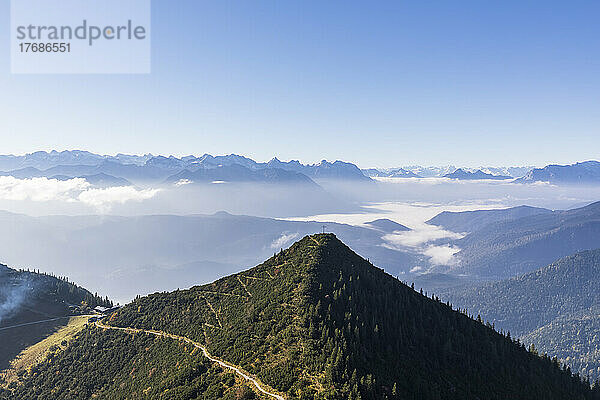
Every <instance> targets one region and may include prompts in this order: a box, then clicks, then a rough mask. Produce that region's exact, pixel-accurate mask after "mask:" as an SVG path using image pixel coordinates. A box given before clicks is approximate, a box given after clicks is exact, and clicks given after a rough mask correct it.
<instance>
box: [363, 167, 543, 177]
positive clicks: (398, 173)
mask: <svg viewBox="0 0 600 400" xmlns="http://www.w3.org/2000/svg"><path fill="white" fill-rule="evenodd" d="M533 168H534V167H481V168H479V169H472V168H457V167H455V166H452V165H449V166H445V167H422V166H418V165H411V166H407V167H402V168H385V169H377V168H369V169H363V170H362V171H363V174H365V175H367V176H369V177H371V178H443V177H446V178H452V179H460V180H462V179H465V180H473V179H514V178H518V177H522V176H523V175H525V174H526V173H528V172H529V171H531V170H532V169H533Z"/></svg>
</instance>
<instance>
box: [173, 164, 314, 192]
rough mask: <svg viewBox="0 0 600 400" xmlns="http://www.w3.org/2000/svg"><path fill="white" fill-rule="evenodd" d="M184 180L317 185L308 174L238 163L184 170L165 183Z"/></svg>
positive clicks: (195, 181)
mask: <svg viewBox="0 0 600 400" xmlns="http://www.w3.org/2000/svg"><path fill="white" fill-rule="evenodd" d="M181 180H186V181H189V182H194V183H211V182H215V181H219V182H268V183H295V184H305V185H311V186H314V187H315V188H316V189H318V188H319V186H318V185H317V184H316V183H314V182H313V180H312V179H310V178H309V177H308V176H306V175H304V174H301V173H299V172H293V171H286V170H283V169H280V168H262V169H255V170H253V169H250V168H247V167H244V166H242V165H239V164H233V165H228V166H218V167H215V168H210V169H197V170H195V171H189V170H184V171H181V172H179V173H177V174H174V175H172V176H170V177H168V178H167V180H166V182H167V183H176V182H179V181H181Z"/></svg>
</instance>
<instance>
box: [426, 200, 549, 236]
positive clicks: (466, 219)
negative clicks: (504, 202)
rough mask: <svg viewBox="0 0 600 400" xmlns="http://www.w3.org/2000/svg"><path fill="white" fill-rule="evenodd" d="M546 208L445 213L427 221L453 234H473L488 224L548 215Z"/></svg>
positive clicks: (520, 207) (525, 207) (528, 207)
mask: <svg viewBox="0 0 600 400" xmlns="http://www.w3.org/2000/svg"><path fill="white" fill-rule="evenodd" d="M551 212H552V211H550V210H547V209H545V208H538V207H530V206H519V207H512V208H507V209H501V210H476V211H461V212H452V211H443V212H441V213H439V214H438V215H436V216H435V217H433V218H431V219H430V220H429V221H427V223H428V224H430V225H437V226H441V227H443V228H444V229H446V230H449V231H452V232H473V231H477V230H479V229H481V228H483V227H485V226H486V225H488V224H492V223H496V222H506V221H512V220H515V219H519V218H523V217H528V216H530V215H537V214H548V213H551Z"/></svg>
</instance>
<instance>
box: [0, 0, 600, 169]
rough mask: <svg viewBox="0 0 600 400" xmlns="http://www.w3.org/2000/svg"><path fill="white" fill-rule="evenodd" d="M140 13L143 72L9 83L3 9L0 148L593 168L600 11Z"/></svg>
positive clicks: (428, 8) (191, 5)
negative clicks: (146, 34) (148, 51)
mask: <svg viewBox="0 0 600 400" xmlns="http://www.w3.org/2000/svg"><path fill="white" fill-rule="evenodd" d="M492 3H493V4H492ZM152 15H153V20H152V58H153V60H152V74H150V75H39V76H38V75H11V74H10V59H9V53H10V51H9V34H10V32H9V25H10V24H9V22H10V20H9V17H10V14H9V2H8V1H5V2H2V3H0V18H1V19H2V20H3V21H4V22H3V23H2V24H1V25H0V26H1V28H0V52H1V54H4V57H2V58H0V60H2V62H1V63H0V135H1V137H2V149H1V150H0V153H25V152H30V151H35V150H49V149H58V150H62V149H75V148H80V149H87V150H90V151H95V152H100V153H117V152H130V153H146V152H152V153H160V154H175V155H186V154H203V153H213V154H223V153H232V152H234V153H239V154H244V155H248V156H251V157H253V158H256V159H257V160H261V161H262V160H267V159H269V158H271V157H273V156H277V157H279V158H280V159H284V160H287V159H291V158H294V159H301V160H303V161H308V162H315V161H319V160H320V159H322V158H327V159H343V160H349V161H354V162H357V163H358V164H359V165H361V166H365V167H368V166H382V167H385V166H398V165H406V164H415V163H419V164H450V163H452V164H457V165H466V166H477V165H509V164H536V165H542V164H546V163H549V162H558V163H567V162H574V161H581V160H585V159H597V158H598V149H599V148H600V146H599V145H600V139H599V137H600V112H599V110H600V75H599V71H600V24H598V15H600V2H598V1H569V2H565V1H563V2H559V1H502V2H483V1H468V0H467V1H460V2H452V1H411V2H402V1H390V2H386V1H381V2H367V1H365V2H355V1H327V2H323V1H297V2H296V1H256V2H254V1H252V2H251V1H247V2H230V1H223V0H220V1H199V0H177V1H166V0H154V1H153V9H152Z"/></svg>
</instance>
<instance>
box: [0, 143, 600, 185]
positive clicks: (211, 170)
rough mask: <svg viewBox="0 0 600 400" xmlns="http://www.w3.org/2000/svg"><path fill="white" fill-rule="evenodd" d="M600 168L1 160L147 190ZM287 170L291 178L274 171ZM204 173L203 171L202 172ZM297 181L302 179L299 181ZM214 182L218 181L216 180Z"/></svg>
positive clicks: (15, 171) (531, 175) (150, 158)
mask: <svg viewBox="0 0 600 400" xmlns="http://www.w3.org/2000/svg"><path fill="white" fill-rule="evenodd" d="M599 165H600V163H598V162H596V161H588V162H583V163H577V164H573V165H565V166H558V165H549V166H547V167H545V168H543V169H535V168H534V167H526V166H523V167H481V168H479V169H470V168H461V167H454V166H446V167H422V166H406V167H402V168H388V169H375V168H371V169H363V170H360V169H359V168H358V167H357V166H356V165H355V164H352V163H349V162H343V161H335V162H328V161H326V160H323V161H321V162H320V163H318V164H312V165H309V164H302V163H301V162H299V161H297V160H292V161H288V162H284V161H280V160H279V159H277V158H273V159H272V160H270V161H269V162H256V161H254V160H252V159H250V158H248V157H244V156H240V155H235V154H230V155H226V156H212V155H210V154H204V155H203V156H200V157H197V156H193V155H190V156H185V157H180V158H178V157H174V156H169V157H165V156H160V155H159V156H154V155H152V154H146V155H126V154H117V155H115V156H106V155H99V154H94V153H91V152H88V151H81V150H73V151H62V152H57V151H51V152H43V151H38V152H35V153H30V154H26V155H22V156H14V155H2V156H0V171H3V173H2V174H0V175H4V176H13V177H15V178H19V179H27V178H34V177H46V178H59V179H61V178H62V179H64V178H68V177H71V178H75V177H82V178H85V179H86V180H88V181H89V182H90V183H92V184H96V183H95V182H94V180H96V181H98V180H99V181H100V183H99V185H106V184H110V183H111V182H113V183H114V185H119V186H120V185H126V184H128V182H130V183H132V184H139V185H145V184H146V185H147V184H151V183H154V184H161V183H165V182H166V183H173V182H177V180H176V179H177V177H178V175H180V176H181V177H182V178H181V179H188V178H185V176H188V177H195V178H196V179H197V180H198V182H209V183H210V182H214V181H218V182H220V181H225V182H227V181H232V182H241V181H248V182H256V181H264V182H295V183H302V181H303V179H301V178H298V177H297V175H293V174H290V173H297V174H302V175H304V176H306V177H308V178H309V180H311V179H312V180H317V181H320V180H348V181H356V182H369V181H370V180H371V179H370V178H371V177H376V178H383V177H385V178H431V177H448V178H452V179H459V180H473V179H483V180H486V179H491V180H508V179H511V178H518V179H517V180H516V181H515V182H519V183H533V182H550V183H555V184H597V183H598V182H600V167H599ZM279 170H281V171H287V172H288V173H281V172H274V171H279ZM200 171H203V172H200ZM294 176H296V178H294ZM211 179H212V181H210V180H211Z"/></svg>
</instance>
